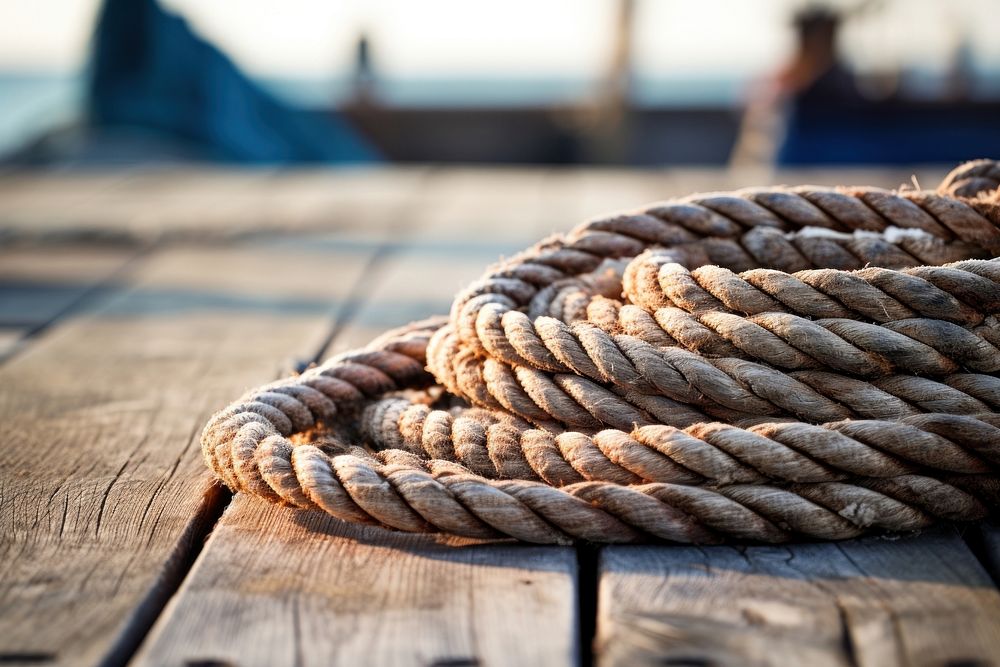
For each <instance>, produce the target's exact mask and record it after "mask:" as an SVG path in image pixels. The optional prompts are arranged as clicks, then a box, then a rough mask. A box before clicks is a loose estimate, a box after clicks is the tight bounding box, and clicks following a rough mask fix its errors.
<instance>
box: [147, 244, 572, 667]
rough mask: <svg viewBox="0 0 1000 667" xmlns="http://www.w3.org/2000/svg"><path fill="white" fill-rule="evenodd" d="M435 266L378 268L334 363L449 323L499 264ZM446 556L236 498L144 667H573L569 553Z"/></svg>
mask: <svg viewBox="0 0 1000 667" xmlns="http://www.w3.org/2000/svg"><path fill="white" fill-rule="evenodd" d="M439 253H440V248H437V247H436V246H435V247H427V246H415V247H410V248H409V249H407V250H403V251H400V252H396V253H394V254H392V255H390V256H389V257H387V258H386V259H385V260H384V261H382V262H381V263H380V264H379V265H378V267H377V271H376V273H375V275H373V276H371V277H370V278H367V279H366V280H365V286H364V289H365V291H364V292H363V297H364V298H363V299H362V302H361V303H359V304H358V309H357V311H355V314H354V317H353V318H352V320H351V321H350V322H349V323H348V324H346V326H344V327H343V328H342V329H341V330H340V331H339V334H338V336H337V338H336V340H335V341H334V344H333V346H332V350H331V353H334V352H338V351H341V350H343V349H346V348H351V347H356V346H358V345H364V344H365V343H367V342H368V340H370V339H371V338H372V337H373V336H375V335H377V334H379V333H381V332H382V331H384V330H385V329H386V328H389V327H392V326H397V325H401V324H405V323H406V322H409V321H411V320H413V319H417V318H423V317H427V316H428V315H432V314H435V313H442V312H447V309H448V306H449V305H450V303H451V299H452V296H453V295H454V293H455V292H456V291H458V290H459V289H460V288H461V287H462V286H463V285H464V284H465V283H466V282H468V281H469V280H471V279H472V278H474V277H476V276H477V275H478V274H479V273H480V272H481V271H482V267H483V266H484V265H485V264H486V263H488V261H492V260H488V261H486V260H484V258H482V257H479V256H477V255H476V254H473V255H471V256H470V255H468V254H466V255H463V256H458V257H454V256H453V257H443V256H440V254H439ZM448 544H454V543H438V542H437V541H436V540H435V539H434V538H433V537H428V536H405V535H400V534H396V533H391V532H388V531H383V530H380V529H377V528H364V527H359V526H354V525H348V524H343V523H341V522H338V521H336V520H334V519H332V518H328V517H325V516H324V515H321V514H312V513H297V512H295V511H291V510H279V509H275V508H273V507H270V506H269V505H267V504H266V503H264V502H261V501H259V500H256V499H249V498H243V497H242V496H239V495H238V496H237V497H236V498H235V499H234V502H233V505H232V507H231V508H230V509H229V510H228V511H227V512H226V514H225V515H224V516H223V517H222V519H221V520H220V522H219V524H218V526H217V528H216V530H215V531H214V533H213V535H212V538H211V540H210V541H209V542H208V544H207V546H206V548H205V550H204V551H203V552H202V554H201V556H200V558H199V560H198V562H197V564H196V566H195V568H194V570H193V571H192V572H191V575H190V576H189V578H188V579H187V581H186V582H185V584H184V586H183V587H182V588H181V590H180V592H179V594H178V596H177V598H176V599H175V601H174V602H173V604H171V605H170V607H168V609H167V610H166V611H165V614H164V616H163V617H162V618H161V619H160V622H158V623H157V625H156V626H155V627H154V631H153V634H152V635H151V637H150V639H149V641H147V642H146V644H144V647H143V649H142V651H141V653H140V655H139V657H138V659H137V662H138V664H140V665H184V664H186V663H199V662H208V663H210V664H216V663H223V664H234V665H240V666H241V667H246V666H248V665H276V664H304V665H327V664H337V665H357V664H392V665H423V666H427V665H438V666H440V667H445V666H449V667H463V666H468V667H471V666H473V665H480V666H481V665H507V664H510V665H568V664H573V663H574V662H575V656H576V651H577V646H578V640H577V631H576V558H575V554H574V552H573V550H572V549H566V548H547V547H529V546H523V545H502V546H498V545H486V544H482V545H477V546H462V547H460V548H455V547H454V546H449V545H448ZM458 544H467V543H462V542H459V543H458Z"/></svg>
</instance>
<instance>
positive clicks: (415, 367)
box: [202, 160, 1000, 544]
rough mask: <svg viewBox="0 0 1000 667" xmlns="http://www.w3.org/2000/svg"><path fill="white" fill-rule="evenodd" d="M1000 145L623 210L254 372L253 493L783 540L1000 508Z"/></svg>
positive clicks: (689, 535) (556, 530)
mask: <svg viewBox="0 0 1000 667" xmlns="http://www.w3.org/2000/svg"><path fill="white" fill-rule="evenodd" d="M998 255H1000V164H998V163H997V162H995V161H991V160H979V161H976V162H970V163H967V164H964V165H962V166H960V167H958V168H957V169H955V170H954V171H953V172H952V173H951V174H949V175H948V176H947V178H946V179H945V180H944V182H943V183H942V184H941V186H940V187H939V188H938V190H936V191H918V190H903V191H887V190H882V189H876V188H869V187H842V188H835V189H831V188H821V187H812V186H802V187H776V188H753V189H744V190H740V191H736V192H730V193H710V194H699V195H693V196H689V197H686V198H682V199H676V200H671V201H666V202H661V203H657V204H654V205H651V206H647V207H645V208H643V209H642V210H640V211H637V212H631V213H625V214H621V215H615V216H612V217H605V218H600V219H597V220H593V221H590V222H587V223H585V224H583V225H580V226H578V227H577V228H575V229H574V230H572V231H571V232H569V233H568V234H566V235H557V236H553V237H550V238H548V239H546V240H544V241H542V242H540V243H538V244H537V245H535V246H533V247H531V248H529V249H528V250H526V251H524V252H522V253H520V254H519V255H517V256H515V257H513V258H511V259H509V260H507V261H504V262H502V263H500V264H497V265H495V266H493V267H491V268H490V269H489V270H488V271H487V272H486V274H485V275H484V276H483V277H482V278H481V279H480V280H478V281H477V282H475V283H474V284H472V285H471V286H469V287H468V288H467V289H465V290H464V291H463V292H462V293H461V294H459V295H458V297H457V298H456V299H455V302H454V304H453V306H452V310H451V314H450V316H448V317H446V318H445V317H442V318H437V319H433V320H427V321H423V322H417V323H414V324H411V325H409V326H407V327H403V328H401V329H397V330H395V331H392V332H389V333H387V334H385V335H384V336H382V337H380V338H378V339H376V340H375V341H373V342H372V343H371V344H370V345H369V346H368V347H366V348H364V349H361V350H357V351H353V352H349V353H345V354H341V355H339V356H336V357H334V358H332V359H330V360H329V361H327V362H325V363H324V364H322V365H321V366H317V367H314V368H311V369H309V370H307V371H306V372H304V373H302V374H301V375H298V376H296V377H292V378H289V379H285V380H281V381H278V382H273V383H271V384H268V385H265V386H263V387H260V388H258V389H255V390H253V391H251V392H249V393H247V394H246V395H244V396H243V397H242V398H240V399H239V400H238V401H236V402H235V403H233V404H232V405H230V406H229V407H227V408H226V409H224V410H222V411H221V412H219V413H218V414H216V415H215V416H214V417H213V418H212V419H211V421H210V422H209V423H208V425H207V426H206V428H205V430H204V433H203V436H202V446H203V452H204V455H205V459H206V461H207V462H208V464H209V466H210V467H211V469H212V470H213V471H214V473H215V474H216V476H217V477H218V478H219V479H220V480H222V481H223V482H224V483H225V484H226V485H227V486H229V487H230V488H231V489H232V490H234V491H240V492H244V493H249V494H253V495H256V496H260V497H261V498H264V499H266V500H269V501H271V502H275V503H280V504H286V505H292V506H295V507H300V508H308V509H319V510H323V511H325V512H328V513H329V514H331V515H333V516H334V517H337V518H338V519H342V520H344V521H350V522H357V523H364V524H374V525H379V526H383V527H386V528H390V529H395V530H401V531H411V532H443V533H450V534H455V535H461V536H467V537H474V538H500V537H512V538H516V539H519V540H524V541H528V542H536V543H557V544H567V543H571V542H573V541H574V540H586V541H592V542H610V543H615V542H637V541H649V540H667V541H673V542H683V543H698V544H709V543H719V542H724V541H750V542H771V543H774V542H784V541H789V540H794V539H829V540H838V539H846V538H852V537H855V536H858V535H861V534H864V533H868V532H891V531H911V530H916V529H920V528H922V527H925V526H928V525H930V524H932V523H934V522H936V521H942V520H947V521H967V520H974V519H979V518H982V517H985V516H987V515H988V514H989V513H990V512H991V510H993V509H994V508H997V507H998V506H1000V476H998V474H997V467H998V466H1000V414H998V409H1000V377H998V372H1000V323H998V320H997V317H998V314H1000V259H993V258H994V257H997V256H998Z"/></svg>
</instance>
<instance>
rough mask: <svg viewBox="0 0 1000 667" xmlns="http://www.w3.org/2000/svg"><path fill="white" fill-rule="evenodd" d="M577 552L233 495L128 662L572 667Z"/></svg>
mask: <svg viewBox="0 0 1000 667" xmlns="http://www.w3.org/2000/svg"><path fill="white" fill-rule="evenodd" d="M575 580H576V569H575V560H574V558H573V552H572V550H571V549H568V548H550V547H537V546H526V545H519V544H476V543H474V542H471V541H460V540H452V541H450V542H448V541H443V540H442V541H438V540H436V539H435V538H434V537H433V536H426V535H406V534H401V533H391V532H388V531H384V530H381V529H379V528H371V527H363V526H357V525H351V524H345V523H343V522H341V521H337V520H336V519H333V518H331V517H329V516H327V515H325V514H321V513H316V512H298V511H295V510H290V509H283V508H278V507H273V506H270V505H267V504H264V503H261V502H258V501H256V500H254V499H251V498H245V497H243V496H239V495H238V496H237V497H236V498H235V499H234V501H233V504H232V505H231V507H230V508H229V509H228V510H227V511H226V513H225V515H224V516H223V518H222V521H221V522H220V524H219V526H218V528H217V529H216V530H215V531H214V532H213V533H212V537H211V538H210V539H209V541H208V544H207V545H206V547H205V550H204V551H203V552H202V555H201V557H200V558H199V560H198V562H197V564H196V566H195V568H194V570H193V571H192V572H191V575H190V576H189V577H188V579H187V580H186V582H185V584H184V586H183V587H182V588H181V590H180V592H179V594H178V596H177V597H176V598H175V599H174V600H173V601H172V602H171V604H170V605H169V606H168V608H167V609H166V611H165V614H164V619H163V622H161V623H159V624H157V626H156V627H155V628H154V630H153V633H152V634H151V636H150V638H149V640H148V641H147V642H146V644H145V645H144V647H143V649H142V650H141V651H140V653H139V655H138V656H137V657H136V659H135V661H134V663H133V664H135V665H178V666H183V665H190V664H225V665H240V667H250V666H253V665H261V666H262V667H269V666H271V665H293V664H294V665H305V666H308V665H421V666H425V667H426V666H430V665H436V666H438V667H445V666H448V667H473V666H488V665H569V664H573V663H574V662H575V656H576V650H577V639H576V632H575V629H574V627H575V618H574V614H575V607H574V604H573V601H574V582H575Z"/></svg>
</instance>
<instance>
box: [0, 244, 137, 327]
mask: <svg viewBox="0 0 1000 667" xmlns="http://www.w3.org/2000/svg"><path fill="white" fill-rule="evenodd" d="M135 254H136V250H134V249H126V248H121V247H117V246H100V245H98V246H94V245H80V244H73V245H42V246H34V245H33V246H27V247H24V246H5V247H0V326H3V327H7V328H15V327H17V328H23V329H29V330H30V329H32V328H36V327H38V326H41V325H44V324H46V323H47V322H49V321H50V320H52V319H53V318H54V317H56V316H58V315H59V314H60V313H61V312H64V311H65V310H66V309H67V308H70V307H71V306H72V305H73V304H74V303H76V302H77V301H78V300H79V299H80V298H81V297H82V296H84V295H85V294H87V292H88V291H90V290H91V289H93V288H94V286H95V285H97V284H99V283H101V282H102V281H104V280H107V279H108V278H110V277H111V276H112V275H113V274H114V273H115V272H116V271H118V270H119V269H121V268H122V267H123V266H124V265H125V263H126V262H127V261H128V260H129V259H130V258H131V257H133V256H135Z"/></svg>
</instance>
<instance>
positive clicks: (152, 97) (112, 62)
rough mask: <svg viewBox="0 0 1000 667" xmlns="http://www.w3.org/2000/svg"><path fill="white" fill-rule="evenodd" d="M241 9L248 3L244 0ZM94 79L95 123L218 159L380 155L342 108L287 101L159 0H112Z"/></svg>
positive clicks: (99, 35)
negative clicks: (309, 108) (310, 107)
mask: <svg viewBox="0 0 1000 667" xmlns="http://www.w3.org/2000/svg"><path fill="white" fill-rule="evenodd" d="M233 11H239V7H238V4H237V5H233ZM90 84H91V85H90V100H89V103H90V122H91V123H92V124H94V125H95V126H97V127H100V128H108V127H112V128H120V127H128V128H141V129H143V130H147V131H150V132H151V133H155V134H158V135H161V136H164V137H168V138H174V139H176V140H177V141H180V142H184V143H187V144H195V145H197V146H198V147H199V148H200V149H201V150H203V152H204V157H206V158H208V159H216V160H225V161H237V162H248V163H285V162H303V161H305V162H336V163H345V162H347V163H351V162H354V163H357V162H371V161H375V160H378V154H377V153H376V151H375V150H374V149H373V148H372V147H371V146H370V145H368V143H367V142H366V141H365V140H364V139H363V138H362V137H360V136H359V135H358V134H357V132H356V131H354V130H353V128H351V127H350V125H349V124H348V123H347V122H346V121H345V120H344V119H343V118H342V117H341V116H339V115H336V114H333V113H330V114H324V115H320V114H311V113H309V112H306V111H304V110H301V109H295V108H292V107H290V106H288V105H286V104H283V103H282V102H281V101H279V100H278V99H276V98H275V97H273V96H272V95H270V94H268V93H267V92H266V91H264V90H262V89H261V88H260V87H258V86H257V85H255V84H254V83H252V82H251V81H249V80H248V79H247V78H246V77H245V76H244V75H243V74H242V73H241V72H240V71H239V70H238V69H237V68H236V66H235V65H233V63H232V62H231V61H230V60H229V59H228V58H227V57H226V56H225V55H223V54H222V53H221V52H219V51H218V49H216V48H215V47H213V46H212V45H211V44H209V43H207V42H206V41H204V40H203V39H201V38H199V37H198V36H197V35H195V34H194V33H193V32H192V31H191V29H190V28H189V27H188V25H187V23H186V22H185V21H184V20H183V19H182V18H180V17H178V16H174V15H172V14H168V13H167V12H165V11H163V9H162V8H161V7H160V6H159V5H158V4H156V2H154V1H153V0H106V1H105V3H104V7H103V9H102V12H101V16H100V18H99V21H98V26H97V31H96V33H95V40H94V51H93V61H92V63H91V79H90Z"/></svg>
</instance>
